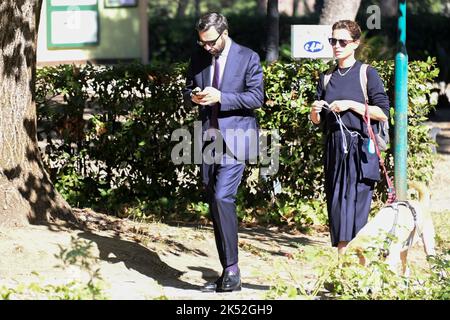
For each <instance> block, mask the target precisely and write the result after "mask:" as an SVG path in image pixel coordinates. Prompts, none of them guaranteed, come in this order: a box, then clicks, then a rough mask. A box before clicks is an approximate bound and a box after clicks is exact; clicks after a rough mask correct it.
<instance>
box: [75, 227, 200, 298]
mask: <svg viewBox="0 0 450 320" xmlns="http://www.w3.org/2000/svg"><path fill="white" fill-rule="evenodd" d="M79 237H80V238H84V239H86V240H89V241H93V242H94V243H95V244H96V245H97V247H98V249H99V251H100V256H99V257H100V259H101V260H103V261H107V262H109V263H120V262H123V263H124V264H125V266H126V267H127V268H128V269H133V270H135V271H137V272H139V273H141V274H143V275H145V276H147V277H150V278H152V279H154V280H155V281H157V282H158V283H159V284H160V285H162V286H164V287H174V288H178V289H192V290H198V289H200V286H196V285H192V284H190V283H188V282H185V281H182V280H180V279H179V278H180V276H181V275H182V274H183V272H181V271H179V270H177V269H174V268H172V267H170V266H169V265H167V264H166V263H164V262H163V261H162V260H161V259H160V258H159V256H158V254H157V253H155V252H153V251H152V250H149V249H147V248H145V247H144V246H142V245H140V244H138V243H136V242H132V241H126V240H122V239H119V238H109V237H104V236H100V235H97V234H93V233H90V232H82V233H79Z"/></svg>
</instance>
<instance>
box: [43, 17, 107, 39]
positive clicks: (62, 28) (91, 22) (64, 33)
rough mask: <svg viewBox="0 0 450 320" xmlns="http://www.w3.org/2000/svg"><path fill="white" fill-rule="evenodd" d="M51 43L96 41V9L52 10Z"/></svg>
mask: <svg viewBox="0 0 450 320" xmlns="http://www.w3.org/2000/svg"><path fill="white" fill-rule="evenodd" d="M51 14H52V30H51V32H52V35H51V36H52V43H53V44H55V45H58V44H59V45H61V44H82V43H96V42H97V41H98V17H97V15H98V13H97V11H90V10H78V11H53V12H52V13H51Z"/></svg>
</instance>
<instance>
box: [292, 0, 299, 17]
mask: <svg viewBox="0 0 450 320" xmlns="http://www.w3.org/2000/svg"><path fill="white" fill-rule="evenodd" d="M298 2H299V0H294V1H292V16H293V17H296V16H297V15H298Z"/></svg>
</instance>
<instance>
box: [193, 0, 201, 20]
mask: <svg viewBox="0 0 450 320" xmlns="http://www.w3.org/2000/svg"><path fill="white" fill-rule="evenodd" d="M194 4H195V17H197V18H198V17H200V15H201V13H200V0H194Z"/></svg>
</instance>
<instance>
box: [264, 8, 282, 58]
mask: <svg viewBox="0 0 450 320" xmlns="http://www.w3.org/2000/svg"><path fill="white" fill-rule="evenodd" d="M279 21H280V15H279V13H278V0H269V1H268V3H267V42H266V48H267V53H266V61H267V62H269V63H271V62H274V61H276V60H278V51H279V38H280V35H279Z"/></svg>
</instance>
